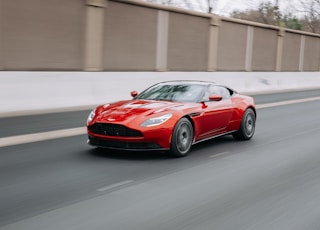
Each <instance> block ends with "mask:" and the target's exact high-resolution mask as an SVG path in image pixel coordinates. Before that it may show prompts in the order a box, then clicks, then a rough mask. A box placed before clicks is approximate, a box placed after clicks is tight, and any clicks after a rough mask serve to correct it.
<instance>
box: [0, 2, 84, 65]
mask: <svg viewBox="0 0 320 230" xmlns="http://www.w3.org/2000/svg"><path fill="white" fill-rule="evenodd" d="M0 11H1V12H0V15H1V21H0V23H1V39H0V42H1V53H2V61H1V62H2V63H0V66H2V68H3V69H5V70H6V69H8V70H31V69H50V70H74V69H81V68H82V65H83V39H82V38H83V34H84V27H83V25H84V18H85V4H84V2H83V1H79V0H50V1H43V0H28V1H25V0H2V1H1V8H0Z"/></svg>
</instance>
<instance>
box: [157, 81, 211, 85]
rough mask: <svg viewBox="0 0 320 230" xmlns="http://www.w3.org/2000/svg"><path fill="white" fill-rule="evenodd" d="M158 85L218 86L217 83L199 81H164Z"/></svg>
mask: <svg viewBox="0 0 320 230" xmlns="http://www.w3.org/2000/svg"><path fill="white" fill-rule="evenodd" d="M158 84H172V85H175V84H195V85H217V84H216V83H215V82H210V81H199V80H173V81H163V82H159V83H158Z"/></svg>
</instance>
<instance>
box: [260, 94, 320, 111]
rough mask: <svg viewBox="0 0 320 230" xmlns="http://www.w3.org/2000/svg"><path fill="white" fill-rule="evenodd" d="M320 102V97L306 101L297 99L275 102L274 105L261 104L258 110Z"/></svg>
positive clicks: (306, 99)
mask: <svg viewBox="0 0 320 230" xmlns="http://www.w3.org/2000/svg"><path fill="white" fill-rule="evenodd" d="M318 100H320V97H310V98H305V99H297V100H288V101H279V102H273V103H266V104H260V105H256V108H257V109H263V108H270V107H276V106H282V105H291V104H298V103H303V102H310V101H318Z"/></svg>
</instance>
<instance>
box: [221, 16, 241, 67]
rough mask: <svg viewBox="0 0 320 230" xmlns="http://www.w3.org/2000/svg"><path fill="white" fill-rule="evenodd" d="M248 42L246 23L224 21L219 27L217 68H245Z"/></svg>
mask: <svg viewBox="0 0 320 230" xmlns="http://www.w3.org/2000/svg"><path fill="white" fill-rule="evenodd" d="M246 43H247V26H246V25H242V24H236V23H231V22H225V21H222V22H221V26H220V28H219V38H218V44H219V45H218V60H217V70H227V71H243V70H245V61H246Z"/></svg>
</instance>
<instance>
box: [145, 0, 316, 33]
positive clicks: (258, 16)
mask: <svg viewBox="0 0 320 230" xmlns="http://www.w3.org/2000/svg"><path fill="white" fill-rule="evenodd" d="M145 1H147V2H154V3H158V4H163V5H171V6H175V7H180V8H186V9H190V10H197V11H202V12H207V13H215V14H219V13H217V12H215V9H216V6H217V5H218V2H219V1H222V0H192V1H191V0H145ZM279 1H281V3H287V5H288V6H290V10H286V9H282V10H280V7H279V4H280V2H279ZM247 2H248V4H249V2H250V1H249V0H247ZM228 16H229V17H233V18H238V19H243V20H248V21H253V22H259V23H264V24H268V25H274V26H282V27H286V28H288V29H293V30H302V31H306V32H311V33H320V0H275V1H273V2H271V1H264V2H261V3H260V4H259V6H258V8H252V7H251V8H250V9H246V10H234V11H232V12H231V13H230V14H229V15H228Z"/></svg>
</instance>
